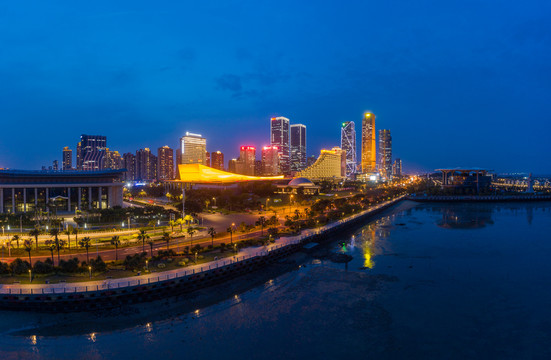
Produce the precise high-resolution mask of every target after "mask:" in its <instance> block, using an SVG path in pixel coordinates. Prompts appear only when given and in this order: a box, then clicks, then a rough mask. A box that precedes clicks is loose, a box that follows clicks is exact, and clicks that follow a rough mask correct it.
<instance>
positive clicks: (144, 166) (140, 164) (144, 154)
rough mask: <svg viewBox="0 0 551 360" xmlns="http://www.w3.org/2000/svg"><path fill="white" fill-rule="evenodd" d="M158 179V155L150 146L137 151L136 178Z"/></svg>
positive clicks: (139, 179) (141, 179)
mask: <svg viewBox="0 0 551 360" xmlns="http://www.w3.org/2000/svg"><path fill="white" fill-rule="evenodd" d="M156 179H157V157H156V156H155V155H153V154H152V153H151V150H149V148H145V149H140V150H138V151H136V180H138V181H154V180H156Z"/></svg>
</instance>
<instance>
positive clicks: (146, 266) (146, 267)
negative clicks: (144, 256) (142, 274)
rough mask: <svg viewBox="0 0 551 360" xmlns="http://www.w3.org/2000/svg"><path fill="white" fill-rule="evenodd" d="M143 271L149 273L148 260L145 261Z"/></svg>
mask: <svg viewBox="0 0 551 360" xmlns="http://www.w3.org/2000/svg"><path fill="white" fill-rule="evenodd" d="M145 270H146V271H149V260H145Z"/></svg>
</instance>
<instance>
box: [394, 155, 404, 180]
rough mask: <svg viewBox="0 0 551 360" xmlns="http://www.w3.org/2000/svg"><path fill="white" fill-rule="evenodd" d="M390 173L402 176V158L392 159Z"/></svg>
mask: <svg viewBox="0 0 551 360" xmlns="http://www.w3.org/2000/svg"><path fill="white" fill-rule="evenodd" d="M392 175H393V176H398V177H400V176H402V160H400V159H396V160H394V164H392Z"/></svg>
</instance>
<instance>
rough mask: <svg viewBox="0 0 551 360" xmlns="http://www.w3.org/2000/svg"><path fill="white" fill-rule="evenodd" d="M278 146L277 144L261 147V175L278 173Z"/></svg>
mask: <svg viewBox="0 0 551 360" xmlns="http://www.w3.org/2000/svg"><path fill="white" fill-rule="evenodd" d="M279 174H280V171H279V148H278V147H277V146H264V147H263V148H262V175H264V176H276V175H279Z"/></svg>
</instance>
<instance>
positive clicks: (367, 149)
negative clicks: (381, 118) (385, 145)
mask: <svg viewBox="0 0 551 360" xmlns="http://www.w3.org/2000/svg"><path fill="white" fill-rule="evenodd" d="M375 138H376V133H375V115H373V114H372V113H370V112H366V113H365V114H364V117H363V120H362V172H364V173H374V172H376V171H377V144H376V139H375Z"/></svg>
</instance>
